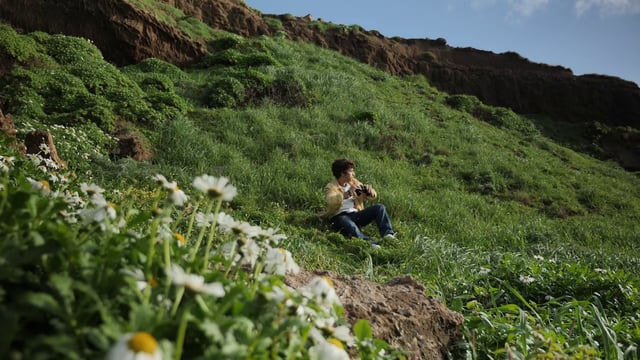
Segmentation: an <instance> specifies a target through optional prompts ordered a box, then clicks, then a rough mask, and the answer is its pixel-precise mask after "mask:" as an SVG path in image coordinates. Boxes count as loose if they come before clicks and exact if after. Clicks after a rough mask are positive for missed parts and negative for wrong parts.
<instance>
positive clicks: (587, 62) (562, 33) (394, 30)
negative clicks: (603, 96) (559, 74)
mask: <svg viewBox="0 0 640 360" xmlns="http://www.w3.org/2000/svg"><path fill="white" fill-rule="evenodd" d="M245 3H246V4H247V5H248V6H250V7H252V8H254V9H257V10H259V11H261V12H263V13H267V14H287V13H288V14H292V15H295V16H304V15H307V14H311V15H312V16H313V18H314V19H318V18H322V19H323V20H325V21H331V22H333V23H335V24H343V25H354V24H357V25H360V26H362V27H363V28H365V29H367V30H378V31H379V32H380V33H382V34H383V35H384V36H387V37H392V36H400V37H403V38H407V39H409V38H429V39H436V38H440V37H441V38H445V39H446V40H447V43H448V44H449V45H450V46H454V47H472V48H476V49H480V50H487V51H493V52H495V53H502V52H506V51H515V52H517V53H519V54H520V55H522V56H523V57H525V58H527V59H529V60H531V61H533V62H539V63H545V64H549V65H561V66H564V67H567V68H570V69H571V70H573V72H574V74H576V75H582V74H603V75H611V76H617V77H620V78H623V79H625V80H630V81H634V82H635V83H636V84H640V0H395V1H390V0H385V1H383V0H314V1H312V0H245Z"/></svg>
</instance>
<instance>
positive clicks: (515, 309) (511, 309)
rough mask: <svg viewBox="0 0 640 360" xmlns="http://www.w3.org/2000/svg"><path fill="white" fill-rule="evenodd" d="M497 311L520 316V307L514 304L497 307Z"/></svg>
mask: <svg viewBox="0 0 640 360" xmlns="http://www.w3.org/2000/svg"><path fill="white" fill-rule="evenodd" d="M498 310H499V311H502V312H505V313H508V314H513V315H518V314H520V307H519V306H518V305H516V304H505V305H501V306H500V307H498Z"/></svg>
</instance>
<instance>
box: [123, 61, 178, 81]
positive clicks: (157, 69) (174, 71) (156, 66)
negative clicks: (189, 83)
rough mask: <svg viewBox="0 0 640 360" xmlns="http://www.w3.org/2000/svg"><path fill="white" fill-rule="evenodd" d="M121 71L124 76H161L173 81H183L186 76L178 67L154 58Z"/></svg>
mask: <svg viewBox="0 0 640 360" xmlns="http://www.w3.org/2000/svg"><path fill="white" fill-rule="evenodd" d="M122 71H123V72H124V73H125V74H132V73H135V72H143V73H155V74H161V75H164V76H166V77H168V78H169V79H171V80H173V81H176V80H179V79H184V78H186V77H187V75H186V74H185V73H184V72H183V71H182V69H180V68H179V67H177V66H175V65H173V64H171V63H168V62H166V61H163V60H160V59H155V58H148V59H144V60H142V61H141V62H139V63H138V64H135V65H129V66H126V67H124V68H123V69H122Z"/></svg>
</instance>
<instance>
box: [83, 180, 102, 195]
mask: <svg viewBox="0 0 640 360" xmlns="http://www.w3.org/2000/svg"><path fill="white" fill-rule="evenodd" d="M80 190H81V191H82V192H83V193H85V194H87V195H88V196H94V195H102V194H103V193H104V189H103V188H101V187H100V186H98V185H96V184H87V183H82V184H80Z"/></svg>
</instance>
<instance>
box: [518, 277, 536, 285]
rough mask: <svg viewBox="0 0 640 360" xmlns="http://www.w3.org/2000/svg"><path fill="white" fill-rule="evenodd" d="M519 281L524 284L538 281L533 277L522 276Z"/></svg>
mask: <svg viewBox="0 0 640 360" xmlns="http://www.w3.org/2000/svg"><path fill="white" fill-rule="evenodd" d="M519 280H520V282H521V283H523V284H531V283H532V282H534V281H536V279H535V278H534V277H533V276H531V275H520V278H519Z"/></svg>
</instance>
